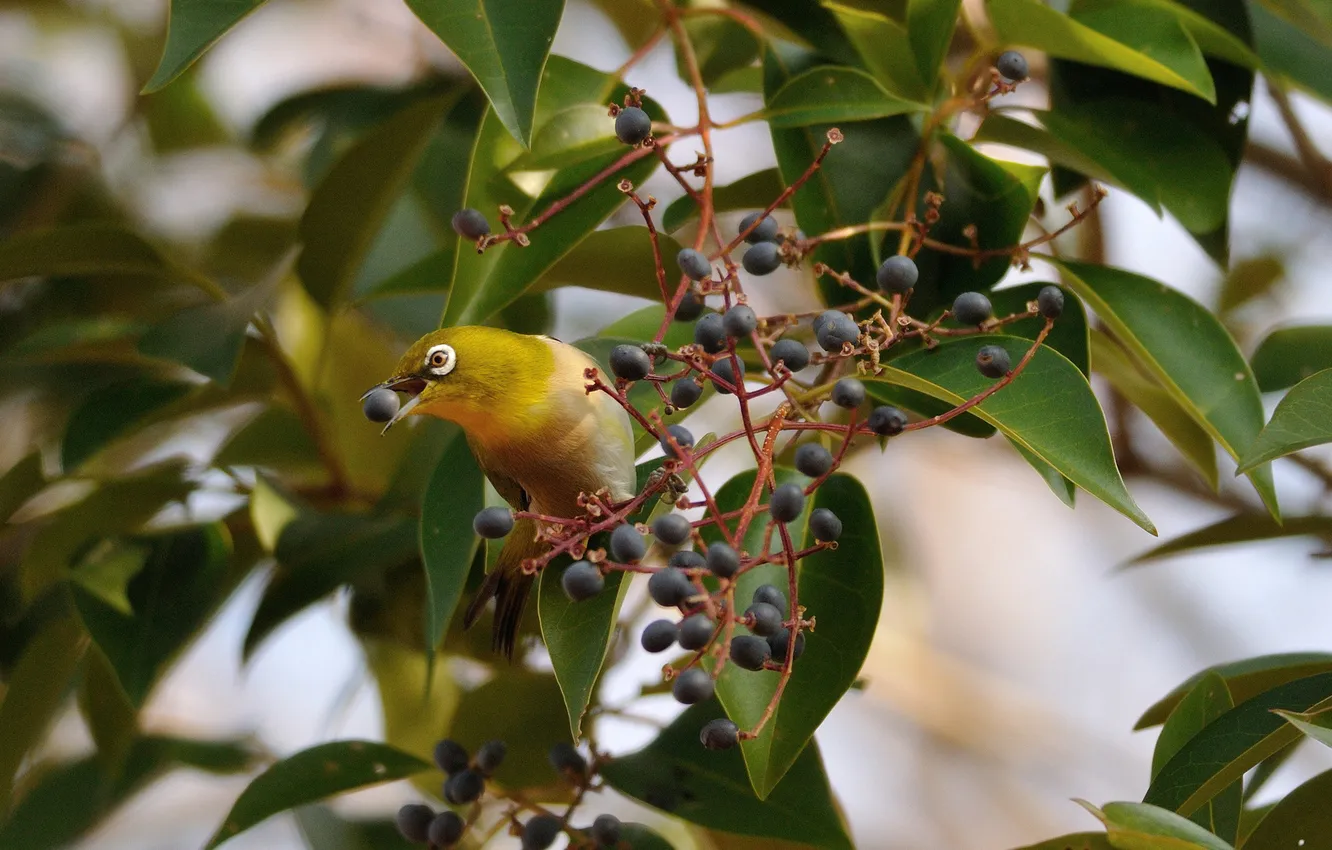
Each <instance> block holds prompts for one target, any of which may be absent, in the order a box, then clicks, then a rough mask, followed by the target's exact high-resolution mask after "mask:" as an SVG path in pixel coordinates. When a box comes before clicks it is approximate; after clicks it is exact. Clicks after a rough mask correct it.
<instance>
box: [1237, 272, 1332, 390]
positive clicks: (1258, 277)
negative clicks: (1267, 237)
mask: <svg viewBox="0 0 1332 850" xmlns="http://www.w3.org/2000/svg"><path fill="white" fill-rule="evenodd" d="M1285 280H1286V264H1285V263H1284V262H1282V260H1281V258H1280V257H1278V256H1275V255H1273V254H1260V255H1258V256H1256V257H1245V258H1243V259H1238V260H1235V261H1234V262H1232V263H1231V264H1230V268H1229V269H1227V270H1226V273H1225V276H1224V277H1223V278H1222V280H1221V293H1220V295H1218V296H1217V304H1216V311H1217V313H1218V314H1219V315H1221V316H1222V317H1227V316H1228V315H1229V314H1231V313H1233V312H1235V311H1236V310H1238V309H1239V308H1240V307H1243V306H1244V305H1246V304H1249V303H1251V302H1253V301H1255V300H1257V299H1260V298H1265V297H1266V296H1269V295H1274V294H1275V293H1274V290H1277V289H1278V284H1281V283H1284V282H1285ZM1328 365H1329V366H1332V362H1329V363H1328ZM1253 371H1254V376H1255V377H1257V378H1258V386H1259V387H1260V388H1262V389H1263V390H1266V389H1267V387H1265V386H1263V379H1262V375H1261V373H1259V371H1258V367H1257V365H1254V369H1253Z"/></svg>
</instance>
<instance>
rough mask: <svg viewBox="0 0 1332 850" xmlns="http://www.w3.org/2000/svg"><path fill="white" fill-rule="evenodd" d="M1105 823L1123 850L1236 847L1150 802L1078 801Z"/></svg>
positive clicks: (1223, 849) (1113, 842)
mask: <svg viewBox="0 0 1332 850" xmlns="http://www.w3.org/2000/svg"><path fill="white" fill-rule="evenodd" d="M1078 802H1079V803H1080V804H1081V805H1082V807H1083V808H1085V809H1086V810H1087V811H1089V812H1091V813H1092V814H1093V815H1095V816H1096V817H1097V818H1098V819H1099V820H1100V821H1101V823H1104V824H1105V831H1106V834H1107V837H1108V838H1109V840H1110V845H1111V846H1112V847H1117V848H1120V849H1121V850H1232V848H1231V846H1230V844H1228V843H1226V842H1225V841H1223V840H1222V839H1220V838H1218V837H1217V836H1215V835H1213V834H1212V833H1210V832H1208V831H1207V830H1205V829H1203V828H1202V827H1201V826H1198V825H1197V824H1196V823H1193V822H1192V821H1190V820H1188V819H1187V818H1183V817H1180V816H1179V815H1177V814H1175V813H1174V812H1172V811H1169V810H1167V809H1163V808H1160V807H1159V806H1153V805H1150V804H1148V803H1106V804H1105V806H1104V807H1102V808H1099V809H1098V808H1097V807H1095V806H1093V805H1091V804H1090V803H1085V802H1082V801H1081V800H1079V801H1078Z"/></svg>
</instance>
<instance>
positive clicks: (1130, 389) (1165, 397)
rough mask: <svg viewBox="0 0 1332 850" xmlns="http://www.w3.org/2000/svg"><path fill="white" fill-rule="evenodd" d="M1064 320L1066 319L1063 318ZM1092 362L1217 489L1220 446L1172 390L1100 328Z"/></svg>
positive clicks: (1096, 336)
mask: <svg viewBox="0 0 1332 850" xmlns="http://www.w3.org/2000/svg"><path fill="white" fill-rule="evenodd" d="M1061 321H1062V320H1061ZM1091 349H1092V365H1093V367H1095V369H1096V371H1097V373H1098V374H1100V375H1103V376H1104V377H1105V379H1106V380H1108V381H1109V382H1110V384H1111V386H1113V387H1114V388H1115V390H1116V391H1117V392H1118V393H1119V394H1120V395H1122V396H1123V397H1124V398H1125V399H1127V400H1128V401H1129V402H1130V403H1131V404H1132V405H1133V406H1134V407H1136V408H1138V409H1139V410H1141V411H1142V412H1143V413H1144V414H1145V415H1146V416H1147V418H1148V419H1150V420H1152V423H1153V424H1155V425H1156V427H1157V428H1160V429H1161V433H1162V434H1164V435H1165V436H1166V439H1168V440H1169V441H1170V442H1171V443H1172V444H1173V445H1174V446H1175V448H1177V449H1179V452H1180V454H1181V455H1183V456H1184V459H1185V460H1186V461H1188V463H1189V465H1190V466H1192V467H1193V468H1194V469H1196V470H1198V472H1199V474H1201V475H1202V477H1203V480H1205V481H1206V482H1207V483H1208V485H1209V486H1211V488H1212V489H1213V490H1215V489H1216V488H1217V472H1216V449H1215V447H1214V443H1213V442H1212V437H1211V435H1209V434H1208V433H1207V432H1206V431H1204V430H1203V428H1202V426H1201V425H1199V424H1198V423H1197V422H1195V421H1194V420H1193V417H1191V416H1189V414H1188V413H1186V412H1185V411H1184V408H1183V407H1181V406H1180V404H1179V402H1177V401H1176V400H1175V399H1174V397H1173V396H1171V395H1170V393H1168V392H1166V390H1165V389H1164V388H1163V387H1162V386H1161V385H1160V384H1158V383H1156V382H1155V381H1153V380H1152V379H1151V378H1149V377H1148V376H1147V375H1145V374H1144V373H1143V372H1142V371H1141V370H1140V369H1139V368H1138V366H1137V364H1135V363H1134V362H1133V361H1132V359H1131V358H1130V357H1129V355H1128V352H1126V351H1124V349H1123V348H1121V347H1120V346H1119V344H1118V343H1116V342H1115V341H1114V340H1112V339H1110V337H1108V336H1107V335H1105V334H1104V333H1102V332H1100V331H1097V332H1096V333H1095V334H1093V335H1092V336H1091Z"/></svg>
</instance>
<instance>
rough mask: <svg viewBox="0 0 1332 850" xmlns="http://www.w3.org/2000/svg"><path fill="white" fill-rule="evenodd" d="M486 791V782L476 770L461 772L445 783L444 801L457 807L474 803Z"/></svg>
mask: <svg viewBox="0 0 1332 850" xmlns="http://www.w3.org/2000/svg"><path fill="white" fill-rule="evenodd" d="M485 789H486V781H485V779H484V778H482V776H481V774H479V773H477V772H476V771H475V770H460V771H458V772H457V773H455V774H453V775H452V776H450V777H449V779H448V781H447V782H445V783H444V799H445V800H448V801H449V802H450V803H452V804H453V805H455V806H461V805H463V804H464V803H471V802H474V801H475V800H476V799H477V798H478V797H480V796H481V792H482V791H484V790H485Z"/></svg>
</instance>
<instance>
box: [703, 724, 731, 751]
mask: <svg viewBox="0 0 1332 850" xmlns="http://www.w3.org/2000/svg"><path fill="white" fill-rule="evenodd" d="M698 740H699V741H700V742H702V744H703V746H705V747H707V748H708V749H709V750H729V749H730V748H731V747H734V746H735V745H736V744H738V743H740V729H739V728H738V727H737V726H736V725H735V724H734V723H732V722H731V721H730V720H727V719H726V718H725V717H718V718H717V719H716V720H709V721H708V722H707V723H704V724H703V729H702V730H701V731H700V732H699V733H698Z"/></svg>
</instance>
